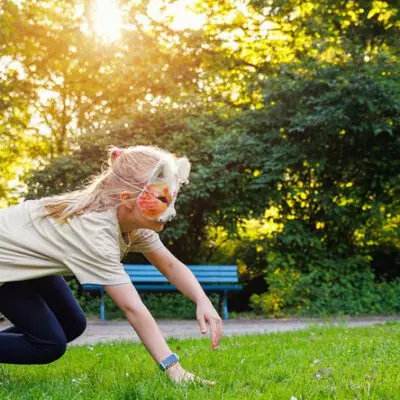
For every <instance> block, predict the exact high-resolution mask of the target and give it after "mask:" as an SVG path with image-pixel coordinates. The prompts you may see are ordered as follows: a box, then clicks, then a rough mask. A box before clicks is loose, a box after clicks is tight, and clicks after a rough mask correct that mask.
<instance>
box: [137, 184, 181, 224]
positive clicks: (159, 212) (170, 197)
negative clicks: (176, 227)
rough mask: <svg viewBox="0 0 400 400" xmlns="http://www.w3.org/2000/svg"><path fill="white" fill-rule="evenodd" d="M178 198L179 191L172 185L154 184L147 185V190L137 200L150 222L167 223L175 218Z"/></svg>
mask: <svg viewBox="0 0 400 400" xmlns="http://www.w3.org/2000/svg"><path fill="white" fill-rule="evenodd" d="M171 192H172V193H171ZM176 196H177V190H176V189H175V190H174V188H173V187H171V186H170V185H168V184H165V183H152V184H148V185H146V187H145V190H144V191H143V192H142V193H141V194H140V196H139V197H138V199H137V205H138V207H139V208H140V211H141V212H142V214H143V216H144V217H145V218H147V219H148V220H150V221H158V222H167V221H170V220H171V219H172V218H173V217H175V214H176V212H175V208H174V203H175V200H176Z"/></svg>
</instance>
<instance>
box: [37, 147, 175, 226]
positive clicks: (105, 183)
mask: <svg viewBox="0 0 400 400" xmlns="http://www.w3.org/2000/svg"><path fill="white" fill-rule="evenodd" d="M108 150H109V160H108V165H107V168H106V169H105V170H104V171H103V172H101V173H100V174H99V175H97V176H95V177H93V178H92V179H91V180H90V181H89V183H88V184H87V185H86V186H85V187H84V188H83V189H81V190H76V191H74V192H69V193H65V194H63V195H59V196H53V197H48V198H45V199H43V200H42V201H43V205H44V207H45V210H46V214H45V217H52V218H55V219H57V220H58V221H60V222H64V221H66V220H67V219H68V218H71V217H73V216H75V215H80V214H83V213H85V212H91V211H98V212H101V211H106V210H109V209H111V208H115V207H118V206H119V205H120V204H122V202H123V201H122V200H121V199H120V193H121V192H129V193H133V194H134V197H133V199H131V200H129V201H132V200H133V201H134V200H136V197H137V196H138V195H139V193H140V192H141V190H142V189H143V188H144V186H145V185H146V183H147V181H148V179H149V177H150V174H151V172H152V170H153V169H154V167H155V165H156V164H157V163H158V162H159V161H160V160H161V159H165V158H170V159H173V160H176V157H175V156H174V155H173V154H171V153H169V152H167V151H165V150H162V149H159V148H157V147H154V146H131V147H128V148H125V149H122V148H118V147H110V148H109V149H108ZM125 202H126V201H125Z"/></svg>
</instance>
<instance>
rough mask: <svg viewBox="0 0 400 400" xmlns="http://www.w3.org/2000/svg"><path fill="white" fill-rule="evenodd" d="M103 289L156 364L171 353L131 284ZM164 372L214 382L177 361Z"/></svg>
mask: <svg viewBox="0 0 400 400" xmlns="http://www.w3.org/2000/svg"><path fill="white" fill-rule="evenodd" d="M104 289H105V291H106V292H107V294H108V295H109V296H110V297H111V298H112V299H113V301H114V302H115V304H116V305H117V306H118V307H119V308H120V309H121V310H122V311H123V312H124V313H125V316H126V318H127V320H128V321H129V323H130V324H131V326H132V328H133V329H134V330H135V331H136V333H137V334H138V335H139V337H140V339H141V341H142V342H143V344H144V346H145V347H146V349H147V350H148V351H149V353H150V354H151V356H152V357H153V359H154V361H156V363H157V364H159V363H160V362H161V361H162V360H164V359H165V358H166V357H168V356H169V355H170V354H172V351H171V349H170V348H169V346H168V344H167V343H166V341H165V339H164V337H163V336H162V334H161V332H160V329H159V328H158V325H157V323H156V321H155V320H154V318H153V316H152V315H151V314H150V312H149V310H148V309H147V307H146V306H145V305H144V304H143V302H142V300H141V298H140V296H139V294H138V292H137V291H136V289H135V288H134V287H133V285H132V284H130V283H127V284H123V285H112V286H104ZM166 374H167V375H168V376H169V377H170V378H171V379H172V380H173V381H176V382H185V381H198V382H201V383H206V384H210V385H213V384H215V382H211V381H205V380H203V379H200V378H198V377H196V376H194V375H193V374H191V373H190V372H187V371H185V370H184V369H183V368H182V367H181V365H180V364H179V362H178V363H176V364H174V365H173V366H172V367H170V368H168V369H167V371H166Z"/></svg>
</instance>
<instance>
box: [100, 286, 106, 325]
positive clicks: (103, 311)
mask: <svg viewBox="0 0 400 400" xmlns="http://www.w3.org/2000/svg"><path fill="white" fill-rule="evenodd" d="M100 319H101V320H102V321H105V319H106V307H105V305H104V289H103V288H101V290H100Z"/></svg>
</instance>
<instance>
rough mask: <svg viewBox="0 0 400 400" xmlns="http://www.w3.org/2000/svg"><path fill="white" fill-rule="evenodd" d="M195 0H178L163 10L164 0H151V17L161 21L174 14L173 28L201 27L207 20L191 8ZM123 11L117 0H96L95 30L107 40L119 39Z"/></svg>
mask: <svg viewBox="0 0 400 400" xmlns="http://www.w3.org/2000/svg"><path fill="white" fill-rule="evenodd" d="M193 2H194V0H177V1H175V2H174V3H173V4H171V5H168V6H167V7H166V8H165V10H162V6H163V3H164V2H163V0H151V1H150V4H149V8H148V12H149V15H150V17H151V18H153V19H155V20H157V21H161V20H163V19H165V18H166V17H169V16H172V17H173V18H174V22H173V23H172V24H171V28H173V29H176V30H183V29H185V28H191V29H199V28H200V27H201V26H202V25H203V24H204V22H205V17H204V16H201V15H199V14H195V13H193V12H192V11H190V10H189V8H190V6H191V5H192V4H193ZM122 27H123V26H122V19H121V13H120V10H119V8H118V1H116V0H94V30H95V32H96V33H97V34H98V35H99V36H101V37H102V38H103V40H104V41H106V42H113V41H114V40H118V39H119V38H120V36H121V29H122Z"/></svg>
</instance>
